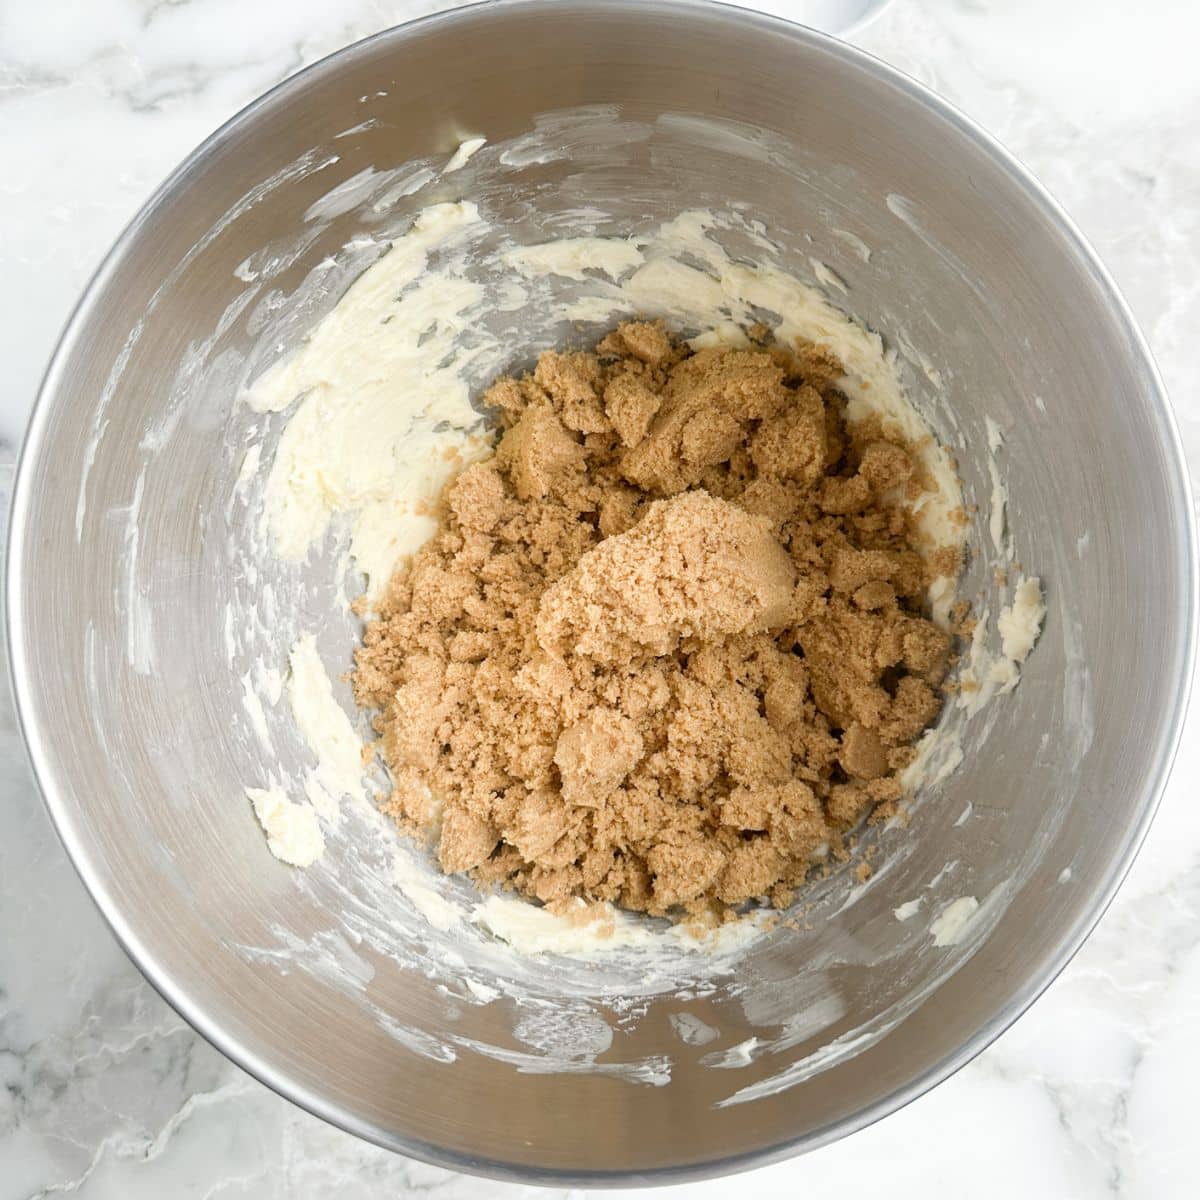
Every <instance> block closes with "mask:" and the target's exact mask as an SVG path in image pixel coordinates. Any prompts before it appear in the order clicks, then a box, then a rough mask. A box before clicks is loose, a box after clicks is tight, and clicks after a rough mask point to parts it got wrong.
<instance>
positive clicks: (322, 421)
mask: <svg viewBox="0 0 1200 1200" xmlns="http://www.w3.org/2000/svg"><path fill="white" fill-rule="evenodd" d="M481 226H482V221H481V218H480V216H479V211H478V209H477V208H476V207H475V205H474V204H471V203H467V202H463V203H460V204H437V205H433V206H431V207H429V208H426V209H424V210H423V211H422V212H421V213H419V214H418V216H417V218H416V220H415V221H414V222H413V224H412V227H411V228H410V229H409V231H408V232H407V233H406V234H404V235H403V236H402V237H399V238H397V239H396V240H395V241H394V242H393V243H392V246H391V248H390V249H389V250H388V251H387V253H385V254H384V255H383V257H382V258H381V259H380V260H379V261H378V262H377V263H375V265H374V266H372V267H371V268H369V269H368V270H366V271H364V272H363V274H362V275H361V276H359V278H358V279H357V280H356V281H355V282H354V284H352V285H351V287H350V288H349V290H348V291H347V292H346V294H345V295H344V296H343V297H342V299H341V301H340V302H339V303H338V304H337V306H336V307H335V308H334V309H333V311H332V312H330V313H329V314H328V316H326V317H325V319H324V320H322V321H321V322H320V323H319V324H318V325H317V327H316V328H315V329H314V330H313V332H312V333H311V334H310V335H309V337H308V338H307V339H306V341H305V342H304V343H303V344H302V345H301V346H300V348H299V349H298V350H297V351H296V352H295V353H294V354H292V355H291V356H290V357H287V358H284V359H282V360H280V361H279V362H278V363H277V364H275V366H273V367H272V368H270V369H269V370H268V371H266V372H265V373H264V374H263V375H262V376H260V377H259V379H258V380H257V381H256V382H255V383H254V385H253V386H252V387H251V388H250V389H249V390H248V391H247V392H246V393H245V395H244V399H245V402H246V403H247V404H248V405H249V406H250V407H251V408H252V409H254V410H255V411H257V412H280V411H282V410H284V409H286V408H288V407H289V406H291V405H292V404H295V405H296V407H295V411H294V412H293V413H292V414H291V416H290V418H289V419H288V422H287V425H286V426H285V428H284V430H283V433H282V434H281V435H280V438H279V443H278V447H277V448H276V451H275V458H274V461H273V463H272V465H271V469H270V474H269V475H268V477H267V484H266V488H265V491H264V505H265V518H266V522H267V525H268V528H269V531H270V534H271V537H272V540H273V542H274V546H275V549H276V551H277V553H278V554H279V555H280V556H281V557H282V558H284V559H291V560H294V561H296V560H303V559H304V558H305V557H307V555H308V553H309V551H310V550H311V549H312V548H313V546H314V545H315V544H317V543H318V542H319V541H320V540H321V539H322V538H323V537H324V535H325V532H326V530H327V529H328V527H329V522H330V519H331V517H332V516H333V515H334V514H335V513H347V514H354V525H353V531H352V539H351V546H352V553H353V555H354V558H355V560H356V562H357V565H358V566H359V568H360V569H361V570H362V571H364V572H365V573H366V575H367V576H368V579H369V582H370V585H371V590H372V592H373V593H374V594H377V593H378V592H379V591H380V590H381V589H382V588H383V587H384V585H386V583H387V581H388V579H389V578H390V577H391V574H392V571H393V569H394V567H395V565H396V563H397V561H398V560H399V559H400V557H401V556H402V555H403V554H405V553H409V552H411V551H412V550H415V549H416V548H417V547H418V546H420V545H421V544H422V543H423V542H424V541H425V540H427V539H428V537H429V536H430V535H431V534H432V533H433V530H434V529H435V528H436V523H435V522H433V521H432V520H431V519H430V518H429V517H428V516H423V515H421V514H419V513H418V512H416V511H415V505H416V502H417V501H418V500H420V499H422V498H425V497H429V496H432V495H436V493H437V492H438V491H440V489H441V487H442V486H443V485H444V483H445V482H446V480H447V479H448V478H450V476H451V475H453V474H454V472H455V471H456V470H458V469H459V468H460V467H461V465H462V461H463V459H462V455H463V450H464V443H465V442H466V437H465V435H466V433H467V431H469V430H471V429H473V428H475V427H476V426H478V425H479V423H480V417H479V414H478V413H477V412H475V410H474V409H473V408H472V407H471V403H470V392H469V388H468V384H467V379H466V367H467V365H468V364H469V362H470V359H471V354H472V352H471V351H470V350H469V349H467V348H465V346H464V342H463V334H464V332H465V329H466V313H467V311H468V310H469V309H470V308H471V307H472V306H473V305H476V304H478V303H479V302H480V301H481V300H482V299H483V296H484V290H483V286H482V284H480V283H478V282H475V281H473V280H470V279H467V278H465V277H464V276H463V275H462V274H461V273H458V272H456V271H452V270H449V269H442V270H430V269H429V262H430V257H431V255H433V254H434V253H435V252H437V253H442V254H445V253H448V252H450V251H452V250H453V249H454V248H456V247H460V246H461V245H462V244H463V242H464V239H465V238H467V237H468V236H469V234H470V233H471V232H472V231H473V230H478V229H479V228H480V227H481Z"/></svg>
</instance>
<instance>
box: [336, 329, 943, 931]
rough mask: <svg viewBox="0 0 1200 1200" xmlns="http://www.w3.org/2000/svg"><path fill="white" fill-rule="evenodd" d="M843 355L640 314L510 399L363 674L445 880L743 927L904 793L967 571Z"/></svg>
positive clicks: (377, 634)
mask: <svg viewBox="0 0 1200 1200" xmlns="http://www.w3.org/2000/svg"><path fill="white" fill-rule="evenodd" d="M841 374H842V370H841V366H840V364H839V363H838V362H837V360H836V358H835V357H834V356H833V355H832V354H830V352H829V351H828V350H827V349H826V348H824V347H820V346H812V345H805V346H800V347H797V349H796V351H795V352H794V353H792V352H788V351H785V350H782V349H778V348H772V349H762V348H753V349H732V348H709V349H705V350H701V351H699V352H697V353H691V352H690V351H688V350H687V349H686V348H685V347H681V346H679V345H677V344H676V343H674V342H673V341H672V340H671V339H670V338H669V337H668V335H667V333H666V332H665V330H664V329H663V328H662V326H661V325H658V324H654V323H649V322H629V323H626V324H623V325H622V326H620V328H619V329H617V330H616V331H614V332H613V333H612V334H610V335H609V336H608V337H606V338H605V339H604V340H603V341H602V342H601V343H600V344H599V345H598V346H597V347H596V350H595V351H594V352H587V351H583V352H580V351H573V352H567V353H559V352H553V351H549V352H547V353H545V354H543V355H542V356H541V358H540V359H539V360H538V363H537V367H536V369H535V370H534V371H533V373H532V374H531V375H529V376H526V377H524V378H522V379H513V378H504V379H501V380H499V381H498V382H497V383H496V384H495V385H493V387H492V388H491V389H490V390H489V391H488V393H487V395H486V397H485V400H486V401H487V402H488V403H489V404H491V405H492V406H493V408H494V409H495V411H496V412H497V416H498V423H499V425H500V429H501V433H500V437H499V440H498V443H497V447H496V452H495V454H494V455H493V456H492V457H491V458H490V459H488V460H486V461H484V462H480V463H476V464H474V465H473V466H470V467H468V468H466V469H465V470H464V471H463V472H462V473H461V474H460V475H459V476H458V477H457V478H456V479H455V480H454V481H453V482H452V483H451V484H450V485H449V486H448V487H447V489H446V492H445V494H444V496H443V498H442V505H441V511H442V513H443V519H442V523H441V527H440V529H439V531H438V533H437V534H436V535H435V536H434V537H433V539H432V540H431V541H430V542H429V543H428V544H427V545H426V546H425V547H423V548H422V549H421V551H420V552H419V553H418V554H417V555H416V556H415V557H414V558H413V560H412V561H411V563H409V564H407V565H406V567H404V568H403V569H402V570H400V571H399V572H397V574H396V576H395V577H394V578H393V580H392V582H391V585H390V587H389V590H388V592H387V595H386V597H385V599H384V601H383V602H382V603H381V604H380V606H379V611H378V614H377V616H376V618H375V619H374V620H372V621H371V622H370V624H369V625H368V627H367V630H366V633H365V636H364V641H363V645H362V647H361V648H360V649H359V651H358V653H357V656H356V670H355V674H354V689H355V696H356V698H357V700H358V702H359V703H360V704H361V705H364V706H368V707H373V708H376V709H378V710H379V716H378V718H377V720H376V728H377V729H378V731H379V733H380V735H381V741H380V748H381V751H382V754H383V757H384V759H385V761H386V762H387V764H388V766H389V768H390V770H391V773H392V779H393V791H392V794H391V796H390V797H389V798H388V800H387V802H386V804H385V810H386V811H387V812H388V813H389V814H391V815H392V816H393V817H394V818H395V819H396V821H397V822H398V823H399V824H400V825H401V826H402V827H403V828H405V829H406V830H409V831H411V832H414V833H419V834H422V835H434V836H436V839H437V846H436V849H437V855H438V861H439V862H440V864H441V866H442V868H443V869H444V870H446V871H448V872H458V871H466V872H470V873H471V874H472V875H473V876H474V877H475V878H476V879H477V880H478V881H479V882H480V883H481V884H489V883H499V884H501V885H503V886H506V887H509V888H512V889H515V890H517V891H519V892H521V893H523V894H525V895H527V896H529V897H532V898H534V899H536V900H539V901H542V902H543V903H545V904H547V905H550V906H552V907H555V906H562V905H564V904H566V902H568V901H572V900H574V899H576V898H582V899H584V900H586V901H609V902H612V903H615V904H619V905H624V906H625V907H627V908H631V909H636V910H640V911H645V912H649V913H652V914H661V915H668V916H672V917H676V918H681V917H685V916H690V917H711V916H718V917H719V916H722V915H724V914H725V913H727V912H728V911H729V910H730V909H731V908H733V907H736V906H738V905H742V904H744V903H745V902H747V901H750V900H760V899H767V900H770V901H771V902H773V903H776V904H780V905H784V904H787V903H788V902H789V900H790V898H791V897H792V895H793V893H794V890H795V888H796V887H797V886H799V885H800V884H801V883H803V882H804V880H805V877H806V876H807V875H808V873H809V871H810V869H811V868H812V867H813V865H814V864H815V863H817V862H820V861H821V860H822V859H823V858H825V857H826V856H827V855H828V854H829V853H830V852H832V853H833V854H834V855H835V856H844V845H843V843H844V839H845V835H846V834H847V833H848V832H849V830H851V829H852V828H853V827H854V826H855V825H856V824H857V823H858V822H860V821H861V820H862V819H863V818H864V817H866V816H868V815H870V814H871V813H872V811H875V812H876V813H877V814H883V813H888V812H894V811H896V806H897V803H898V802H899V800H900V799H901V798H902V796H903V789H902V788H901V786H900V783H899V780H898V778H897V773H898V772H899V771H900V770H902V769H903V767H904V766H905V765H907V763H908V762H910V761H911V759H912V750H911V749H910V747H911V744H912V742H913V741H914V740H915V739H916V738H917V737H918V736H919V735H920V733H921V731H922V730H923V729H924V728H925V727H926V726H927V725H928V724H929V723H930V722H931V721H932V720H933V719H934V718H935V717H936V716H937V713H938V711H939V709H940V706H941V694H940V692H939V690H938V689H939V688H940V686H941V684H942V681H943V678H944V676H945V673H946V669H947V663H948V661H949V654H950V638H949V636H948V635H947V634H945V633H944V632H942V631H941V630H940V629H938V628H937V627H936V626H935V625H933V624H932V622H930V621H929V620H927V619H926V618H925V617H924V616H923V615H922V608H921V606H922V602H923V597H924V595H925V593H926V590H927V588H928V585H929V583H930V581H931V577H932V576H933V575H935V574H939V573H946V572H953V571H955V570H956V569H957V564H956V563H955V562H951V561H949V560H946V559H945V556H944V555H943V556H942V557H941V558H939V559H938V560H937V561H936V562H934V561H932V560H931V561H926V559H924V558H922V556H921V554H920V553H918V550H917V545H918V539H917V537H916V534H915V530H914V528H913V525H912V517H911V514H910V511H909V509H908V508H907V507H905V506H904V505H902V504H901V503H900V502H899V498H900V497H902V496H907V497H908V498H909V499H912V498H915V496H916V495H918V494H919V487H920V484H919V482H918V480H919V478H920V476H919V472H917V471H915V470H914V462H913V458H912V454H911V451H910V449H909V448H908V447H907V446H906V445H904V444H903V442H902V440H901V439H899V438H892V437H889V436H888V434H887V431H886V430H885V429H882V428H881V427H880V423H879V422H878V421H874V422H872V423H871V427H870V428H869V429H868V428H858V429H856V428H854V427H851V426H848V425H847V424H846V422H845V421H844V418H843V416H842V412H843V408H844V402H843V399H842V397H841V395H840V393H839V392H838V380H839V379H840V377H841ZM914 489H916V490H914Z"/></svg>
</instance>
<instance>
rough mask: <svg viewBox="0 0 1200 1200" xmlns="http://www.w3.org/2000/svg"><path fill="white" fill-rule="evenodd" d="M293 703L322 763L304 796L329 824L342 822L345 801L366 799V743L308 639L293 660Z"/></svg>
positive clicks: (313, 641) (300, 641)
mask: <svg viewBox="0 0 1200 1200" xmlns="http://www.w3.org/2000/svg"><path fill="white" fill-rule="evenodd" d="M288 662H289V664H290V666H291V676H290V677H289V679H288V685H287V690H288V701H289V703H290V704H291V708H292V715H293V716H294V717H295V719H296V728H297V729H299V730H300V733H301V735H302V736H303V738H304V740H305V742H306V743H307V745H308V748H309V749H310V750H311V751H312V753H313V754H314V756H315V757H316V760H317V765H316V766H315V767H313V768H311V769H310V770H309V772H308V775H307V777H306V780H305V786H304V790H305V793H306V794H307V796H308V798H309V800H310V801H311V802H312V805H313V807H314V808H315V809H316V810H317V812H319V813H320V814H321V816H322V817H324V818H325V819H326V820H327V821H330V822H336V821H337V819H338V806H339V804H340V802H341V799H342V797H343V796H349V797H350V798H352V799H362V798H363V795H364V783H363V759H362V740H361V739H360V738H359V736H358V734H357V733H355V731H354V726H353V725H352V724H351V723H350V718H349V717H348V716H347V715H346V710H345V709H344V708H342V706H341V705H340V704H338V702H337V700H335V699H334V695H333V685H332V684H331V683H330V681H329V675H328V673H327V672H326V670H325V664H324V663H323V662H322V661H321V656H320V654H319V653H318V652H317V642H316V638H314V637H313V635H312V634H311V633H305V634H302V635H301V637H300V638H299V639H298V640H297V642H296V644H295V645H294V646H293V647H292V652H291V654H290V655H289V656H288Z"/></svg>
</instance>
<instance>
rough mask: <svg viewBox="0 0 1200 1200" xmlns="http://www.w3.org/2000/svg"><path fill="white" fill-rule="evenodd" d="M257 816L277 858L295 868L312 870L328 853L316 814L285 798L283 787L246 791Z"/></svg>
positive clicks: (269, 845) (248, 789) (311, 809)
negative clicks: (311, 867) (309, 868)
mask: <svg viewBox="0 0 1200 1200" xmlns="http://www.w3.org/2000/svg"><path fill="white" fill-rule="evenodd" d="M246 796H247V798H248V799H249V801H250V803H251V804H252V805H253V806H254V815H255V816H256V817H257V818H258V823H259V824H260V825H261V826H262V827H263V832H264V833H265V834H266V835H267V846H268V847H269V848H270V851H271V853H272V854H274V855H275V857H276V858H278V859H280V860H281V861H283V862H285V863H290V864H291V865H292V866H293V867H309V866H312V864H313V863H315V862H316V861H317V859H318V858H320V857H321V855H322V854H324V853H325V835H324V834H323V833H322V832H321V825H320V822H319V821H318V820H317V814H316V811H315V810H314V809H313V808H312V807H311V806H310V805H308V804H298V803H296V802H295V801H292V800H289V799H288V798H287V796H285V795H284V793H283V790H282V788H279V787H277V786H276V787H269V788H246Z"/></svg>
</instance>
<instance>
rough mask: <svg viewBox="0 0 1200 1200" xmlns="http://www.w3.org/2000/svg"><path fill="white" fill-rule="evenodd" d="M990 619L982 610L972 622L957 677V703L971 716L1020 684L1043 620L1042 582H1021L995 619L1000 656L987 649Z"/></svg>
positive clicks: (1022, 579) (1044, 607)
mask: <svg viewBox="0 0 1200 1200" xmlns="http://www.w3.org/2000/svg"><path fill="white" fill-rule="evenodd" d="M990 616H991V613H990V610H989V609H986V608H985V609H984V610H983V612H982V613H980V615H979V618H978V620H977V621H976V622H975V629H974V632H973V633H972V635H971V646H970V649H969V650H968V652H967V661H966V665H965V666H964V667H963V669H962V672H961V674H960V676H959V685H960V691H959V696H958V703H959V705H960V707H962V708H965V709H966V710H967V712H968V714H971V715H973V714H974V713H977V712H978V711H979V710H980V709H981V708H983V706H984V705H985V704H987V702H988V701H989V700H991V698H992V697H993V696H995V695H1003V694H1004V693H1005V692H1011V691H1012V690H1013V688H1015V687H1016V686H1017V684H1018V683H1019V682H1020V679H1021V666H1022V664H1023V663H1024V662H1025V660H1026V658H1028V657H1029V653H1030V651H1031V650H1032V649H1033V647H1034V645H1035V644H1036V643H1037V639H1038V637H1039V636H1040V635H1041V631H1042V621H1043V620H1044V618H1045V616H1046V604H1045V601H1044V599H1043V596H1042V583H1041V580H1040V579H1038V578H1036V577H1029V578H1025V577H1023V578H1021V579H1020V580H1019V581H1018V582H1017V584H1016V586H1015V587H1014V588H1013V598H1012V601H1011V603H1009V604H1007V605H1004V606H1003V607H1002V608H1001V609H1000V614H999V616H998V617H997V619H996V629H997V632H998V633H999V636H1000V650H999V653H994V652H993V651H992V650H990V649H989V646H988V636H989V633H990V628H991V627H990Z"/></svg>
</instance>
